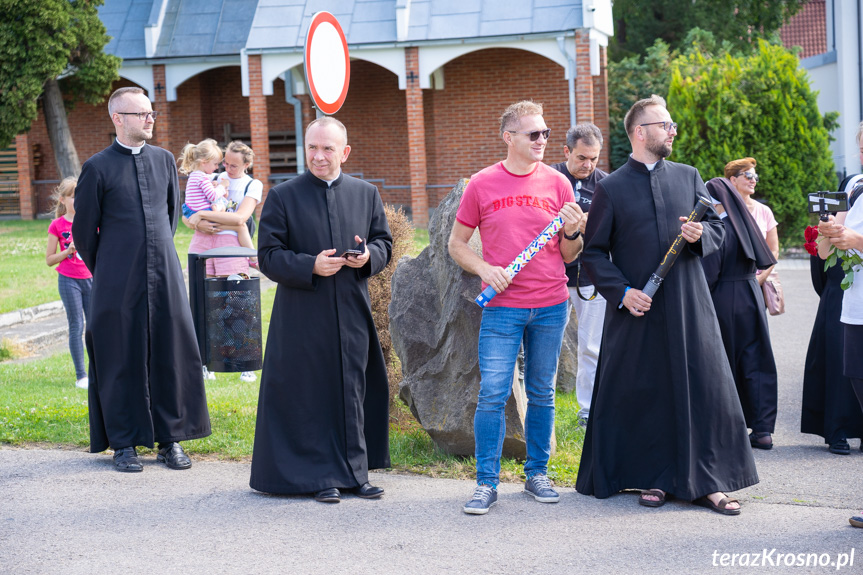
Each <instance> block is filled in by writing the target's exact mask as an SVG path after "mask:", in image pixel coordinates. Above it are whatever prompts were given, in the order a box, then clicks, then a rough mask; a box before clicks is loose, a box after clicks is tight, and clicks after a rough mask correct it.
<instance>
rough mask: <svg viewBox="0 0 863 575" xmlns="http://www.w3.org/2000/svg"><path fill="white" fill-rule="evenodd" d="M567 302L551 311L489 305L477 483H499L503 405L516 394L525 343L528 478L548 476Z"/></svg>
mask: <svg viewBox="0 0 863 575" xmlns="http://www.w3.org/2000/svg"><path fill="white" fill-rule="evenodd" d="M568 312H569V308H568V304H567V302H563V303H560V304H558V305H554V306H550V307H540V308H529V309H522V308H514V307H487V308H485V309H484V310H483V312H482V324H481V326H480V330H479V371H480V376H481V378H482V379H481V381H480V384H479V399H478V401H477V405H476V415H475V416H474V420H473V430H474V438H475V440H476V481H477V483H479V484H483V483H484V484H487V485H494V486H497V484H498V483H499V481H500V456H501V451H502V450H503V439H504V435H505V434H506V418H505V415H504V407H505V406H506V402H507V400H508V399H509V396H510V393H511V392H512V385H513V373H514V370H515V360H516V356H517V355H518V348H519V346H520V345H521V343H522V341H524V363H525V365H524V386H525V391H526V393H527V417H526V418H525V425H524V427H525V430H524V431H525V441H526V442H527V461H525V464H524V473H525V475H527V477H528V478H530V477H532V476H534V475H536V474H537V473H546V472H547V469H548V458H549V456H550V454H551V433H552V429H553V428H554V386H555V374H556V372H557V361H558V358H559V357H560V344H561V342H562V341H563V331H564V329H565V328H566V320H567V317H568V315H569V314H568Z"/></svg>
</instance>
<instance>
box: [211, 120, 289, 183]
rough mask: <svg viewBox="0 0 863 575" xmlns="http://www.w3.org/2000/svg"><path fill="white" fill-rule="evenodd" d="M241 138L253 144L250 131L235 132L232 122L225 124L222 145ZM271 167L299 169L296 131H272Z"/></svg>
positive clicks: (242, 140) (285, 169) (287, 169)
mask: <svg viewBox="0 0 863 575" xmlns="http://www.w3.org/2000/svg"><path fill="white" fill-rule="evenodd" d="M234 140H239V141H241V142H244V143H246V144H249V145H251V140H252V135H251V134H250V133H249V132H234V131H233V129H232V126H231V124H225V125H224V133H223V135H222V142H221V144H222V146H227V145H228V143H229V142H232V141H234ZM270 169H271V170H274V169H280V170H284V171H288V172H296V171H297V135H296V133H295V132H293V131H290V130H286V131H275V132H270Z"/></svg>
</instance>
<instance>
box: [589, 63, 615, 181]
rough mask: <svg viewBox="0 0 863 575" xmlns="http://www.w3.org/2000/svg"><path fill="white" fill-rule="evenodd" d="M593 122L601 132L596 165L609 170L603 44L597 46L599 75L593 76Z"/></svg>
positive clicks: (605, 68)
mask: <svg viewBox="0 0 863 575" xmlns="http://www.w3.org/2000/svg"><path fill="white" fill-rule="evenodd" d="M593 123H594V124H596V127H597V128H599V131H600V132H602V150H600V152H599V162H598V163H597V167H598V168H599V169H600V170H605V171H606V172H608V171H610V166H611V161H610V160H609V158H610V154H611V143H610V141H609V135H610V132H609V130H610V126H609V123H608V54H607V51H606V48H605V47H604V46H600V48H599V76H594V77H593Z"/></svg>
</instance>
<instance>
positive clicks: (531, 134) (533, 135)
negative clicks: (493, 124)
mask: <svg viewBox="0 0 863 575" xmlns="http://www.w3.org/2000/svg"><path fill="white" fill-rule="evenodd" d="M507 132H509V133H510V134H523V135H525V136H527V137H528V138H530V141H531V142H535V141H537V140H538V139H539V137H540V136H542V137H543V139H545V140H547V139H548V136H549V135H550V134H551V130H549V129H548V128H546V129H545V130H534V131H533V132H519V131H518V130H507Z"/></svg>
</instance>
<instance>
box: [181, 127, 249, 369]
mask: <svg viewBox="0 0 863 575" xmlns="http://www.w3.org/2000/svg"><path fill="white" fill-rule="evenodd" d="M254 158H255V153H254V152H253V151H252V149H251V148H250V147H249V146H247V145H245V144H243V143H242V142H231V143H230V144H228V146H227V147H226V148H225V158H224V160H223V164H224V166H225V173H226V174H227V178H228V199H230V200H231V201H232V202H234V203H235V204H236V206H237V207H236V209H235V211H225V212H212V211H199V212H196V213H194V214H192V216H191V217H190V218H188V219H186V218H183V223H185V224H186V225H187V226H188V227H190V228H192V229H194V230H195V231H197V232H199V233H197V234H195V238H194V239H193V241H192V243H191V244H190V245H189V253H200V252H202V251H206V250H208V249H211V248H216V247H225V246H239V245H240V240H239V239H238V236H237V232H236V230H237V229H238V228H239V227H240V226H245V225H246V220H248V219H249V217H250V216H251V215H252V213H253V212H254V211H255V208H256V207H257V206H258V203H259V202H260V201H261V198H262V196H263V191H264V184H263V183H262V182H261V181H260V180H255V179H253V178H252V177H251V176H249V175H248V174H247V173H246V171H247V170H248V169H249V168H251V167H252V163H253V162H254ZM202 234H208V235H202ZM208 237H209V238H211V240H210V241H209V242H208V241H207V238H208ZM256 263H257V262H253V265H256ZM206 266H207V270H206V273H207V275H208V276H229V275H231V274H238V273H246V272H248V271H249V263H248V261H247V260H246V258H209V259H207V261H206ZM204 370H205V376H206V377H207V378H209V379H213V378H214V376H213V375H212V374H209V373H207V372H206V367H205V368H204ZM240 378H241V379H242V380H243V381H247V382H252V381H255V380H256V379H257V377H256V376H255V373H254V372H252V371H244V372H243V373H242V374H240Z"/></svg>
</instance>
